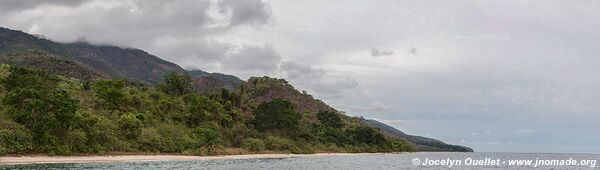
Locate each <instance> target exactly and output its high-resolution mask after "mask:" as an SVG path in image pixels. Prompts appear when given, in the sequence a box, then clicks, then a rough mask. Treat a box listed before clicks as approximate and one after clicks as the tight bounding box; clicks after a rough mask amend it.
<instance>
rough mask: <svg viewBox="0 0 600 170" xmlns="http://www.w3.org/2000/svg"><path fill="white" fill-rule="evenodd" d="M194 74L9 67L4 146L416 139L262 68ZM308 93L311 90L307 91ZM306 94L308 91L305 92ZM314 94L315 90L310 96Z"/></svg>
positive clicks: (10, 149) (315, 144)
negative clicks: (123, 74) (389, 131)
mask: <svg viewBox="0 0 600 170" xmlns="http://www.w3.org/2000/svg"><path fill="white" fill-rule="evenodd" d="M193 82H194V80H193V78H192V77H191V76H190V75H189V74H186V73H180V72H171V73H169V74H166V75H165V76H164V77H163V78H162V79H161V81H160V82H159V83H158V84H156V85H143V84H139V83H132V82H130V81H127V80H123V79H110V78H109V79H97V80H86V79H78V78H73V77H67V76H63V75H57V74H54V73H53V72H49V71H48V70H45V69H38V68H34V67H22V66H15V65H7V64H3V65H1V66H0V101H1V104H0V154H1V155H6V154H49V155H72V154H90V153H92V154H111V153H124V152H128V153H129V152H133V153H178V154H179V153H180V154H189V155H216V154H244V153H314V152H398V151H411V149H412V145H411V144H409V143H407V142H405V141H403V140H401V139H397V138H391V137H389V136H388V135H384V134H382V133H380V132H379V130H377V129H374V128H372V127H369V126H366V125H364V124H361V123H360V122H358V119H357V118H353V117H349V116H345V115H344V114H342V113H340V112H338V111H336V110H334V109H329V108H317V109H311V108H305V106H298V105H297V104H296V103H297V102H293V101H289V100H285V99H281V98H275V97H268V98H264V97H263V98H260V97H258V96H265V95H266V94H265V93H270V92H269V90H272V89H278V88H280V89H289V88H292V89H293V87H291V85H289V84H288V83H287V82H286V81H285V80H282V79H275V78H269V77H253V78H250V79H249V80H248V81H247V82H245V83H244V84H243V85H240V86H239V87H238V88H235V89H233V90H227V89H225V88H223V89H221V90H216V91H213V92H211V93H198V91H197V90H196V89H195V88H196V87H195V86H194V83H193ZM295 93H298V94H300V95H304V96H305V97H310V95H309V94H306V93H300V92H297V91H295ZM299 98H302V97H299ZM310 98H312V97H310Z"/></svg>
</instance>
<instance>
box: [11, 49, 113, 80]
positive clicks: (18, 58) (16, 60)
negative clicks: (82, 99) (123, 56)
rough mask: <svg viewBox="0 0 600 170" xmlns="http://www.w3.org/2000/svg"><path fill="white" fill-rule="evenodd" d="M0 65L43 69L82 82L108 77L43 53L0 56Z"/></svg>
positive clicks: (30, 51) (83, 66)
mask: <svg viewBox="0 0 600 170" xmlns="http://www.w3.org/2000/svg"><path fill="white" fill-rule="evenodd" d="M0 63H5V64H10V65H15V66H22V67H29V68H38V69H43V70H46V71H48V72H52V73H56V74H58V75H62V76H67V77H73V78H77V79H82V80H97V79H106V78H108V77H109V76H108V75H106V74H103V73H100V72H97V71H96V70H94V69H93V68H90V67H88V66H86V65H84V64H81V63H78V62H75V61H71V60H67V59H64V58H61V57H58V56H56V55H52V54H49V53H47V52H44V51H36V50H25V51H18V52H11V53H6V54H0Z"/></svg>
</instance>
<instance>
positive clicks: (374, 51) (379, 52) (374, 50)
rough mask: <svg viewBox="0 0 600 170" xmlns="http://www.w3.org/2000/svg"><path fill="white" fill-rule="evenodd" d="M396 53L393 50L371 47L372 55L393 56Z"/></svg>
mask: <svg viewBox="0 0 600 170" xmlns="http://www.w3.org/2000/svg"><path fill="white" fill-rule="evenodd" d="M391 55H394V52H393V51H383V50H380V49H377V48H371V56H373V57H379V56H391Z"/></svg>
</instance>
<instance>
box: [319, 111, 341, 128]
mask: <svg viewBox="0 0 600 170" xmlns="http://www.w3.org/2000/svg"><path fill="white" fill-rule="evenodd" d="M317 119H319V121H320V122H321V124H322V125H324V126H327V127H331V128H341V127H343V126H344V122H342V118H341V117H340V115H339V114H337V113H335V112H332V111H320V112H319V113H317Z"/></svg>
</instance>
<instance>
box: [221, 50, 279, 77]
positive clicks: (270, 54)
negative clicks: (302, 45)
mask: <svg viewBox="0 0 600 170" xmlns="http://www.w3.org/2000/svg"><path fill="white" fill-rule="evenodd" d="M280 62H281V55H279V53H278V52H277V51H275V48H273V45H271V44H264V45H262V46H250V45H246V46H242V47H241V48H239V49H237V50H235V51H234V52H231V53H230V54H228V56H227V58H226V60H225V61H224V62H223V64H224V67H225V68H228V69H233V70H241V71H259V72H262V73H273V72H275V71H276V70H277V68H278V66H279V63H280Z"/></svg>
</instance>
